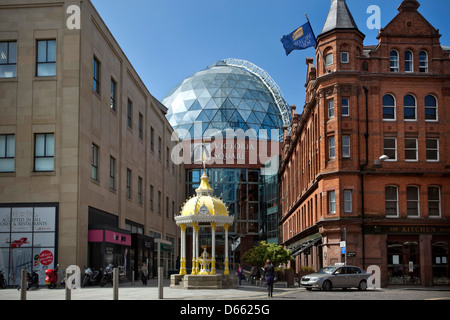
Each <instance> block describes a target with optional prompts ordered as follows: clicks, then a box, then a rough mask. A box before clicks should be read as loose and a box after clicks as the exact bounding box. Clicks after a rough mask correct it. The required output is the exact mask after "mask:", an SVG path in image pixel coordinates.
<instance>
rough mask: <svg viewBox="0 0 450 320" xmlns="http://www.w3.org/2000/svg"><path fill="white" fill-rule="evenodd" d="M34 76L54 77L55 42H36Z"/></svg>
mask: <svg viewBox="0 0 450 320" xmlns="http://www.w3.org/2000/svg"><path fill="white" fill-rule="evenodd" d="M36 59H37V61H36V76H38V77H52V76H56V40H38V42H37V57H36Z"/></svg>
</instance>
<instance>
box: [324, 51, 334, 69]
mask: <svg viewBox="0 0 450 320" xmlns="http://www.w3.org/2000/svg"><path fill="white" fill-rule="evenodd" d="M332 64H333V54H332V53H330V54H327V56H326V57H325V65H326V66H327V67H329V66H331V65H332Z"/></svg>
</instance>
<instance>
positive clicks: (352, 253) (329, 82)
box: [280, 0, 450, 286]
mask: <svg viewBox="0 0 450 320" xmlns="http://www.w3.org/2000/svg"><path fill="white" fill-rule="evenodd" d="M419 6H420V4H419V3H418V2H417V1H416V0H405V1H403V2H402V3H401V4H400V6H399V8H398V11H399V13H398V15H397V16H396V17H395V18H394V19H393V20H392V21H391V22H389V23H388V25H387V26H386V27H385V28H383V29H381V30H380V32H379V35H378V40H379V43H378V45H376V46H364V44H363V41H364V38H365V36H364V34H363V33H362V32H361V31H359V29H358V27H357V25H356V23H355V21H354V19H353V17H352V15H351V13H350V10H349V9H348V7H347V5H346V3H345V0H333V1H332V3H331V8H330V12H329V15H328V18H327V21H326V23H325V26H324V29H323V31H322V32H321V34H320V35H319V36H318V38H317V41H318V47H317V49H318V50H317V53H316V61H317V66H315V65H314V64H313V60H314V59H313V58H308V59H307V60H306V64H307V80H306V102H305V107H304V110H303V113H302V114H301V115H300V114H296V110H295V107H292V112H293V123H292V128H291V129H292V130H291V134H288V133H287V130H286V131H285V138H284V145H283V152H282V164H281V168H280V176H281V189H282V200H281V205H282V219H281V228H282V230H281V231H282V241H283V244H284V245H285V246H286V247H287V248H289V249H291V250H292V252H293V255H294V257H295V260H294V263H293V267H294V268H295V269H296V271H297V272H299V271H300V270H301V269H302V268H303V267H305V266H309V267H313V268H314V269H318V268H320V267H321V266H324V265H332V264H334V263H336V262H344V261H345V259H347V263H348V264H352V265H358V266H360V267H363V268H367V267H368V266H370V265H377V266H379V267H380V268H381V282H382V285H383V286H386V285H391V284H416V285H423V286H432V285H440V284H447V285H448V284H449V283H450V272H449V262H448V260H449V254H448V252H449V243H450V208H449V207H450V206H449V205H450V129H449V124H450V108H449V105H450V48H449V47H445V46H442V45H441V43H440V35H439V32H438V30H436V29H435V28H434V27H433V26H432V25H431V24H430V23H429V22H428V21H427V20H426V19H425V18H424V17H423V16H422V15H421V14H420V13H419V11H418V8H419ZM319 50H320V51H319ZM321 53H322V54H321ZM345 235H346V240H347V241H346V251H347V255H346V256H345V255H344V254H341V248H340V242H341V241H343V240H344V239H345Z"/></svg>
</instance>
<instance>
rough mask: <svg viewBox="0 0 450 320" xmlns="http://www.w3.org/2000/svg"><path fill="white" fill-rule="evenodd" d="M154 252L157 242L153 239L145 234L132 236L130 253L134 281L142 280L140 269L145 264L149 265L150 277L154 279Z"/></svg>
mask: <svg viewBox="0 0 450 320" xmlns="http://www.w3.org/2000/svg"><path fill="white" fill-rule="evenodd" d="M154 250H155V242H154V239H153V238H152V237H149V236H145V235H143V234H138V233H133V234H131V251H130V270H132V271H134V279H135V280H138V279H141V273H140V268H141V267H142V265H143V263H144V262H145V264H146V265H147V268H148V276H149V277H150V278H153V277H154V276H155V275H154V268H153V264H154V261H153V259H154Z"/></svg>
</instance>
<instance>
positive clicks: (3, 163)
mask: <svg viewBox="0 0 450 320" xmlns="http://www.w3.org/2000/svg"><path fill="white" fill-rule="evenodd" d="M15 150H16V136H15V135H14V134H0V172H14V170H15V168H14V158H15V153H16V151H15Z"/></svg>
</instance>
